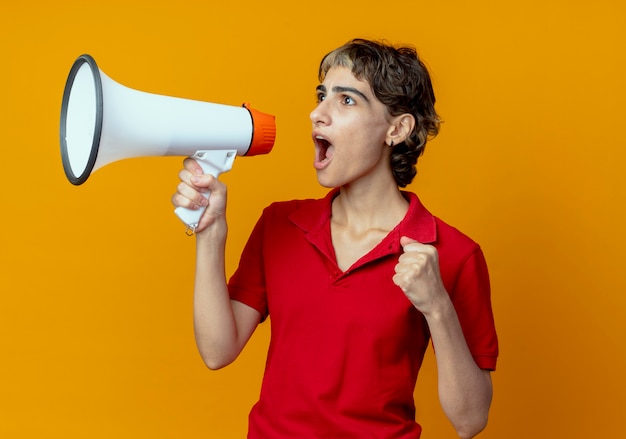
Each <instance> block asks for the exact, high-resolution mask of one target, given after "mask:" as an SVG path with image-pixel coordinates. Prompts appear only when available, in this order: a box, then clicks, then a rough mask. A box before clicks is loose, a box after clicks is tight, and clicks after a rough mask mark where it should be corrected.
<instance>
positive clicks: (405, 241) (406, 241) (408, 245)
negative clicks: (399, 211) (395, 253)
mask: <svg viewBox="0 0 626 439" xmlns="http://www.w3.org/2000/svg"><path fill="white" fill-rule="evenodd" d="M412 244H417V246H413V245H412ZM400 245H401V246H402V249H403V250H404V251H405V252H407V251H411V250H413V251H416V250H417V248H419V246H420V245H421V242H419V241H416V240H415V239H412V238H409V237H408V236H402V237H401V238H400ZM412 247H416V248H412Z"/></svg>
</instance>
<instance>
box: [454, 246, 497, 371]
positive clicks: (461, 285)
mask: <svg viewBox="0 0 626 439" xmlns="http://www.w3.org/2000/svg"><path fill="white" fill-rule="evenodd" d="M450 297H451V299H452V302H453V304H454V307H455V309H456V312H457V315H458V318H459V321H460V323H461V328H462V329H463V334H464V335H465V340H466V342H467V345H468V347H469V349H470V352H471V353H472V356H473V358H474V361H475V362H476V364H477V365H478V366H479V367H480V368H481V369H487V370H495V369H496V361H497V358H498V353H499V348H498V337H497V335H496V328H495V322H494V317H493V310H492V306H491V286H490V281H489V272H488V269H487V263H486V261H485V257H484V254H483V252H482V250H481V249H480V247H476V248H475V249H474V251H472V252H471V253H470V254H469V255H468V256H467V258H466V259H465V260H464V261H463V263H462V265H461V267H460V271H459V273H458V277H457V279H456V282H455V284H454V288H453V291H452V292H451V293H450Z"/></svg>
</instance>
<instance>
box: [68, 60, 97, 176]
mask: <svg viewBox="0 0 626 439" xmlns="http://www.w3.org/2000/svg"><path fill="white" fill-rule="evenodd" d="M84 64H87V65H88V66H89V70H90V71H91V74H92V77H93V81H94V88H95V93H96V96H95V97H96V117H95V126H94V136H93V140H92V145H91V150H90V153H89V158H88V160H87V164H86V166H85V169H84V170H83V172H82V173H81V174H80V175H78V176H76V175H75V174H74V171H73V169H72V166H71V162H70V157H69V151H68V148H67V138H66V137H67V128H66V124H67V112H68V107H69V100H70V95H71V92H72V86H73V84H74V80H75V79H76V75H77V73H78V71H79V70H80V68H81V67H82V66H83V65H84ZM102 121H103V99H102V78H101V77H100V69H99V68H98V65H97V64H96V60H95V59H94V58H93V57H92V56H91V55H88V54H83V55H81V56H79V57H78V58H77V59H76V61H74V64H73V65H72V68H71V69H70V73H69V75H68V77H67V81H66V83H65V89H64V90H63V101H62V103H61V129H60V136H61V159H62V162H63V170H64V171H65V175H66V177H67V179H68V180H69V181H70V182H71V183H72V184H74V185H80V184H82V183H84V182H85V181H86V180H87V178H89V175H91V171H92V170H93V167H94V165H95V164H96V159H97V158H98V149H99V146H100V138H101V135H102Z"/></svg>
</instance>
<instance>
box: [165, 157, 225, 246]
mask: <svg viewBox="0 0 626 439" xmlns="http://www.w3.org/2000/svg"><path fill="white" fill-rule="evenodd" d="M236 156H237V150H234V149H232V150H211V151H196V152H195V153H194V154H193V155H192V156H191V158H192V159H194V160H195V161H196V162H198V164H199V165H200V167H201V168H202V171H203V172H204V173H205V174H210V175H212V176H214V177H215V178H217V177H219V176H220V175H221V174H223V173H224V172H227V171H230V170H231V169H232V167H233V162H234V161H235V157H236ZM202 195H203V196H204V197H206V198H207V199H208V198H209V196H210V195H211V194H210V193H208V192H207V193H203V194H202ZM205 210H206V208H199V209H187V208H185V207H177V208H176V209H175V210H174V213H175V214H176V215H177V216H178V218H180V219H181V220H182V222H184V223H185V224H187V230H186V233H187V235H189V236H191V235H193V234H194V232H195V229H196V227H198V223H199V222H200V218H202V214H203V213H204V211H205ZM190 232H191V233H190Z"/></svg>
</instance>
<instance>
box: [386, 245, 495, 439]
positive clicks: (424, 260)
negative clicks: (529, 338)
mask: <svg viewBox="0 0 626 439" xmlns="http://www.w3.org/2000/svg"><path fill="white" fill-rule="evenodd" d="M401 244H402V246H403V247H404V253H403V254H402V256H401V257H400V259H399V261H398V265H397V266H396V274H395V276H394V282H395V283H396V285H398V286H399V287H400V288H401V289H402V291H404V293H405V294H406V296H407V297H408V299H409V300H410V301H411V303H413V305H414V306H415V307H416V308H417V309H418V310H419V311H420V312H421V313H422V314H423V315H424V317H425V318H426V321H427V323H428V327H429V330H430V334H431V338H432V342H433V346H434V349H435V353H436V361H437V373H438V384H439V400H440V402H441V406H442V408H443V410H444V412H445V413H446V416H447V417H448V419H449V420H450V422H451V423H452V425H453V426H454V428H455V429H456V431H457V433H458V435H459V437H461V438H463V439H466V438H472V437H474V436H476V435H477V434H478V433H480V432H481V431H482V430H483V429H484V428H485V426H486V425H487V419H488V415H489V407H490V405H491V398H492V393H493V389H492V383H491V375H490V373H489V372H488V371H485V370H482V369H480V368H479V367H478V365H477V364H476V362H475V361H474V359H473V357H472V355H471V353H470V350H469V348H468V346H467V343H466V341H465V336H464V335H463V331H462V329H461V325H460V323H459V319H458V316H457V314H456V311H455V309H454V306H453V304H452V302H451V300H450V296H449V295H448V293H447V292H446V290H445V287H444V285H443V282H442V280H441V275H440V272H439V260H438V254H437V250H436V249H435V248H434V247H433V246H430V245H424V244H420V243H418V242H416V241H413V240H410V239H408V238H402V240H401Z"/></svg>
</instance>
